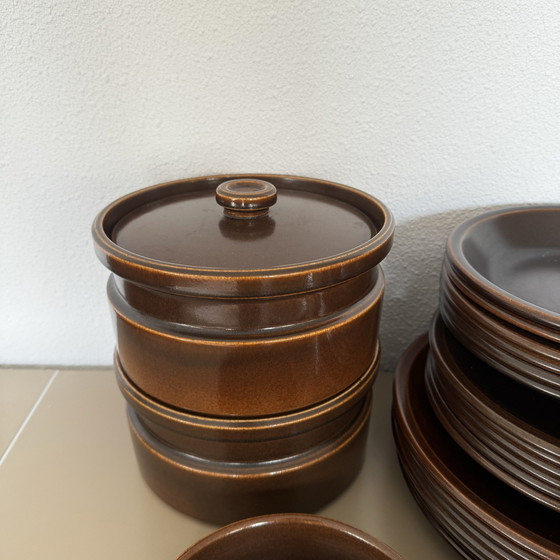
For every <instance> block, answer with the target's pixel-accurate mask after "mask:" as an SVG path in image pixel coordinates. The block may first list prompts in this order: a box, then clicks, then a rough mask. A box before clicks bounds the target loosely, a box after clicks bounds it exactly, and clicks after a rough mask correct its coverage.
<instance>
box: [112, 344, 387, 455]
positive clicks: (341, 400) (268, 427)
mask: <svg viewBox="0 0 560 560" xmlns="http://www.w3.org/2000/svg"><path fill="white" fill-rule="evenodd" d="M378 367H379V352H377V354H376V359H375V361H374V362H373V363H372V364H371V367H370V368H369V369H368V371H367V372H366V373H365V374H364V375H363V376H362V377H360V378H359V379H358V380H357V381H356V382H354V383H353V384H352V385H350V386H349V387H348V388H346V389H345V390H344V391H342V392H341V393H339V394H338V395H336V396H334V397H332V398H331V399H328V400H327V401H324V402H322V403H320V404H318V405H314V406H312V407H309V408H306V409H303V410H301V411H299V412H293V413H291V414H283V415H278V416H266V417H261V418H227V417H218V416H207V415H205V416H201V415H196V414H192V413H188V412H185V411H181V410H177V409H173V408H171V407H169V406H167V405H164V404H162V403H159V402H158V401H156V400H154V399H153V398H151V397H150V396H149V395H147V394H145V393H143V392H142V391H140V390H139V389H138V388H137V387H136V386H135V385H134V384H133V383H132V382H131V381H130V380H129V379H128V377H127V375H126V373H125V372H124V371H123V368H122V366H121V363H120V360H119V357H118V355H117V354H116V355H115V370H116V372H117V382H118V385H119V388H120V390H121V392H122V394H123V395H124V397H125V399H126V401H127V402H128V404H129V405H130V406H131V407H132V408H133V409H134V411H135V412H136V414H137V416H138V422H139V423H140V424H142V425H143V427H144V428H145V429H146V430H147V431H148V432H151V434H153V436H155V437H156V438H157V439H159V440H160V441H161V442H162V443H164V444H165V445H167V446H169V447H171V448H174V449H176V450H178V451H183V452H185V453H188V454H189V455H194V456H197V457H200V458H203V459H205V460H208V461H234V462H235V461H238V462H245V463H247V462H253V463H254V462H261V461H273V460H276V459H281V458H284V457H288V456H292V455H297V454H300V453H303V452H305V451H308V450H309V449H313V448H315V447H317V446H318V445H320V444H321V443H323V442H325V441H328V440H329V439H331V438H332V437H333V434H337V433H339V432H340V431H341V430H342V431H343V430H345V429H346V428H347V427H348V426H349V425H350V424H351V423H352V422H353V421H354V419H355V418H356V416H357V415H358V414H359V412H360V410H361V409H362V408H363V400H364V397H365V396H366V395H367V394H368V392H369V391H370V390H371V387H372V384H373V383H374V381H375V378H376V375H377V371H378Z"/></svg>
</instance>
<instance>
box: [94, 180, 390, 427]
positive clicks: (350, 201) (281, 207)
mask: <svg viewBox="0 0 560 560" xmlns="http://www.w3.org/2000/svg"><path fill="white" fill-rule="evenodd" d="M275 189H276V190H277V197H276V194H275V193H274V190H275ZM274 201H276V203H275V204H274V205H272V204H273V203H274ZM224 208H225V209H224ZM393 229H394V223H393V219H392V216H391V214H390V212H389V210H388V209H387V208H386V207H385V206H384V205H383V204H382V203H380V202H379V201H378V200H376V199H375V198H373V197H371V196H370V195H368V194H366V193H363V192H361V191H359V190H356V189H352V188H350V187H346V186H344V185H338V184H335V183H330V182H328V181H320V180H316V179H307V178H301V177H290V176H282V175H255V176H250V177H248V176H246V175H244V176H243V175H236V176H212V177H199V178H196V179H189V180H184V181H176V182H173V183H166V184H162V185H156V186H154V187H150V188H148V189H144V190H142V191H138V192H136V193H132V194H131V195H128V196H126V197H123V198H121V199H119V200H117V201H116V202H114V203H113V204H111V205H109V206H108V207H107V208H106V209H105V210H103V211H102V212H101V213H100V214H99V216H98V217H97V219H96V221H95V223H94V227H93V237H94V241H95V246H96V251H97V254H98V256H99V258H100V259H101V261H102V262H103V263H104V264H105V265H106V266H107V267H108V268H109V269H110V270H111V271H112V272H113V273H114V276H113V277H111V279H110V280H109V285H108V293H109V299H110V302H111V306H112V309H113V312H114V322H115V325H116V333H117V347H118V353H119V356H120V360H121V362H122V366H123V368H124V370H125V371H126V373H127V375H128V377H129V378H130V380H131V381H132V382H133V383H135V384H136V385H137V386H138V387H139V388H140V389H141V390H142V391H144V392H145V393H146V394H149V395H151V396H152V397H154V398H155V399H156V400H159V401H161V402H163V403H166V404H168V405H171V406H173V407H176V408H180V409H183V410H186V411H190V412H194V413H200V414H208V415H219V416H232V417H249V416H253V417H260V416H264V415H275V414H284V413H286V412H289V411H296V410H299V409H303V408H305V407H308V406H311V405H314V404H317V403H320V402H322V401H324V400H326V399H329V398H331V397H333V396H334V395H336V394H338V393H340V392H341V391H343V390H344V389H345V388H346V387H348V386H349V385H351V384H352V383H354V382H355V381H356V380H357V379H358V378H359V377H361V376H362V375H363V374H364V373H365V371H366V370H367V369H368V368H369V367H370V364H371V363H372V361H373V359H374V356H375V352H376V339H377V334H378V325H379V316H380V311H381V300H382V296H383V289H384V280H383V275H382V273H381V271H380V269H379V267H378V266H377V265H378V264H379V263H380V261H381V260H382V259H383V258H384V257H385V255H386V254H387V253H388V251H389V249H390V246H391V243H392V236H393Z"/></svg>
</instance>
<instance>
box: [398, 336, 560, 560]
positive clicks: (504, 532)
mask: <svg viewBox="0 0 560 560" xmlns="http://www.w3.org/2000/svg"><path fill="white" fill-rule="evenodd" d="M428 352H429V346H428V337H427V336H426V335H424V336H422V337H420V338H419V339H417V340H416V341H415V342H414V343H413V344H412V345H411V346H410V347H409V348H408V349H407V351H406V352H405V353H404V355H403V357H402V358H401V361H400V363H399V365H398V368H397V372H396V377H395V387H394V401H393V429H394V435H395V441H396V444H397V451H398V455H399V460H400V462H401V467H402V470H403V474H404V475H405V478H406V480H407V482H408V484H409V487H410V489H411V492H412V493H413V495H414V496H415V498H416V500H417V502H418V504H419V506H420V507H421V508H422V510H423V511H424V512H425V514H426V515H427V517H428V518H429V519H430V520H431V521H432V523H433V524H434V526H436V528H438V530H440V532H441V533H442V534H443V536H444V537H445V538H447V540H448V541H449V542H450V544H452V546H454V548H455V549H456V550H457V551H458V552H459V553H460V554H462V555H463V556H465V557H466V558H471V559H473V560H475V559H476V560H479V559H481V558H488V559H500V560H501V559H504V560H505V559H507V560H511V559H513V558H515V559H529V560H532V559H537V558H538V559H547V560H557V559H559V558H560V532H559V531H558V527H560V514H559V513H558V512H556V511H554V510H552V509H550V508H548V507H545V506H543V505H541V504H539V503H538V502H536V501H534V500H532V499H530V498H528V497H526V496H525V495H523V494H522V493H520V492H518V491H517V490H515V489H513V488H511V487H510V486H508V485H507V484H505V483H503V482H502V481H500V480H499V479H498V478H497V477H495V476H493V475H492V474H491V473H489V472H488V471H487V470H486V469H484V468H483V467H481V466H480V465H479V464H478V463H477V462H476V461H474V460H473V459H472V458H471V457H470V456H469V455H468V454H467V453H466V452H465V451H464V450H463V449H461V447H460V446H458V445H457V443H456V442H455V441H454V440H453V439H452V437H451V436H450V435H449V434H448V433H447V431H446V430H445V429H444V428H443V426H442V425H441V423H440V422H439V420H438V419H437V417H436V415H435V413H434V411H433V409H432V407H431V404H430V401H429V398H428V394H427V392H426V384H425V369H426V363H427V356H428Z"/></svg>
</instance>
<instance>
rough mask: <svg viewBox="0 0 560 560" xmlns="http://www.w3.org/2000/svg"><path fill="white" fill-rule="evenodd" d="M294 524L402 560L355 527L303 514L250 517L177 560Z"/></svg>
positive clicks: (212, 534)
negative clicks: (257, 530) (261, 529)
mask: <svg viewBox="0 0 560 560" xmlns="http://www.w3.org/2000/svg"><path fill="white" fill-rule="evenodd" d="M294 524H297V525H306V526H307V527H310V528H319V529H325V528H326V529H328V530H329V531H331V532H332V534H335V535H338V534H340V535H344V536H345V537H350V538H351V539H352V540H355V541H359V542H362V543H366V544H367V545H369V546H370V547H371V548H372V549H373V550H372V552H373V551H375V552H377V553H379V554H381V555H382V557H381V558H383V559H385V560H403V559H402V556H400V554H398V553H397V552H396V551H395V550H393V549H392V548H391V547H390V546H389V545H387V544H385V543H384V542H382V541H380V540H379V539H376V538H375V537H373V536H371V535H369V534H368V533H365V532H363V531H361V530H360V529H356V528H355V527H352V526H351V525H348V524H346V523H343V522H342V521H336V520H334V519H330V518H328V517H322V516H320V515H313V514H306V513H276V514H270V515H261V516H258V517H250V518H248V519H243V520H241V521H237V522H235V523H231V524H229V525H226V526H225V527H222V528H221V529H218V530H217V531H215V532H213V533H211V534H210V535H208V536H206V537H204V538H203V539H201V540H199V541H198V542H196V543H195V544H194V545H193V546H191V547H190V548H188V549H187V550H186V551H185V552H183V554H181V555H180V556H179V558H178V559H177V560H189V559H190V558H196V555H197V554H198V553H200V552H202V551H203V550H204V549H205V548H206V547H207V546H210V545H213V544H216V543H219V542H220V541H226V540H227V539H228V538H229V537H230V536H231V535H234V534H238V533H240V532H245V531H247V532H250V531H251V529H253V528H255V527H262V526H263V525H266V526H267V528H268V527H270V530H274V528H275V527H276V526H278V525H288V526H290V525H294ZM381 558H380V560H381Z"/></svg>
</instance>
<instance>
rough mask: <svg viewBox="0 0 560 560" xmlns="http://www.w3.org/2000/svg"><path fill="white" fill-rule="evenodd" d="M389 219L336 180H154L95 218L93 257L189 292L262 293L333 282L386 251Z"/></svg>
mask: <svg viewBox="0 0 560 560" xmlns="http://www.w3.org/2000/svg"><path fill="white" fill-rule="evenodd" d="M393 229H394V224H393V219H392V216H391V214H390V212H389V210H388V209H387V208H386V207H385V206H384V205H383V204H382V203H380V202H379V201H378V200H376V199H375V198H373V197H371V196H370V195H368V194H366V193H363V192H361V191H359V190H357V189H352V188H350V187H346V186H343V185H338V184H335V183H330V182H326V181H320V180H316V179H307V178H300V177H289V176H282V175H251V176H217V177H200V178H195V179H188V180H184V181H176V182H173V183H165V184H162V185H156V186H154V187H149V188H147V189H144V190H141V191H137V192H135V193H132V194H131V195H128V196H125V197H123V198H121V199H119V200H117V201H116V202H114V203H113V204H111V205H109V206H108V207H107V208H105V209H104V210H103V211H102V212H101V213H100V214H99V216H98V217H97V219H96V221H95V223H94V239H95V242H96V250H97V253H98V255H99V257H100V258H101V260H102V261H103V262H104V264H106V266H108V268H110V269H111V270H112V271H114V272H115V273H116V274H118V275H119V276H122V277H124V278H127V279H129V280H134V281H139V282H142V283H146V284H150V285H154V286H158V287H162V288H169V289H175V290H181V291H187V292H189V293H211V294H212V295H224V296H227V295H241V294H242V295H267V294H269V295H270V294H282V293H294V292H299V291H308V290H311V289H316V288H319V287H323V286H326V285H330V284H334V283H337V282H340V281H343V280H346V279H348V278H351V277H353V276H355V275H357V274H360V273H362V272H365V271H366V270H368V269H370V268H372V267H373V266H375V265H377V264H378V263H379V262H380V261H381V259H382V258H383V257H385V255H386V254H387V253H388V251H389V249H390V245H391V241H392V235H393Z"/></svg>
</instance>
